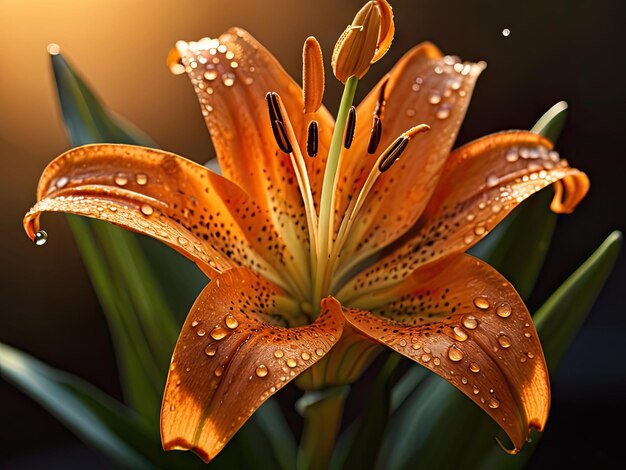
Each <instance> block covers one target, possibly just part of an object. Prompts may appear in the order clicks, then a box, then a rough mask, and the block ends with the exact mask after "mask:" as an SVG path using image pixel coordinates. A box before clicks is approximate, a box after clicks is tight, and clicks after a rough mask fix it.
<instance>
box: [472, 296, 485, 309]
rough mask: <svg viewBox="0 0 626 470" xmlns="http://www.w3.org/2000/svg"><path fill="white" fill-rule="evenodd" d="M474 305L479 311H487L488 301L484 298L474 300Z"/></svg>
mask: <svg viewBox="0 0 626 470" xmlns="http://www.w3.org/2000/svg"><path fill="white" fill-rule="evenodd" d="M474 305H475V306H476V308H479V309H481V310H487V309H488V308H489V301H488V300H487V299H486V298H485V297H476V298H474Z"/></svg>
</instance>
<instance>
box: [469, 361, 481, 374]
mask: <svg viewBox="0 0 626 470" xmlns="http://www.w3.org/2000/svg"><path fill="white" fill-rule="evenodd" d="M469 370H471V371H472V372H473V373H474V374H477V373H478V372H480V366H479V365H478V363H476V362H470V365H469Z"/></svg>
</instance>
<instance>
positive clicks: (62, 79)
mask: <svg viewBox="0 0 626 470" xmlns="http://www.w3.org/2000/svg"><path fill="white" fill-rule="evenodd" d="M50 60H51V62H52V70H53V71H54V78H55V80H56V83H57V93H58V97H59V102H60V104H61V111H62V112H63V121H64V122H65V128H66V130H67V134H68V136H69V137H70V140H71V142H72V144H73V145H76V146H78V145H86V144H93V143H97V142H109V143H119V144H135V145H144V146H146V147H156V144H155V143H154V142H153V141H152V139H150V138H149V137H148V136H147V135H145V134H144V133H143V132H142V131H140V130H139V129H137V128H136V127H134V126H133V125H132V124H130V123H129V122H128V121H126V120H124V119H123V118H121V117H119V116H117V115H115V114H114V113H112V112H110V111H108V110H106V109H105V108H104V107H103V106H102V104H101V103H100V101H99V100H98V98H96V96H95V94H94V93H93V92H92V91H91V90H90V89H89V87H88V86H87V85H86V84H85V82H84V81H83V80H82V79H81V77H80V76H79V75H78V74H77V73H76V72H75V71H74V69H73V68H72V67H71V66H70V65H69V64H68V62H67V61H66V60H65V59H64V58H63V56H62V55H61V54H55V55H51V56H50Z"/></svg>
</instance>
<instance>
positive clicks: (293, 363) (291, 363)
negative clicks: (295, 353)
mask: <svg viewBox="0 0 626 470" xmlns="http://www.w3.org/2000/svg"><path fill="white" fill-rule="evenodd" d="M287 365H288V366H289V367H296V365H297V362H296V360H295V359H294V358H292V357H290V358H289V359H287Z"/></svg>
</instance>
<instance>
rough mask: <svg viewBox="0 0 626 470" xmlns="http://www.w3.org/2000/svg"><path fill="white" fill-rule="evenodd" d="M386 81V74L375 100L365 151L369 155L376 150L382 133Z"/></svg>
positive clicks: (387, 81)
mask: <svg viewBox="0 0 626 470" xmlns="http://www.w3.org/2000/svg"><path fill="white" fill-rule="evenodd" d="M387 83H389V75H387V77H386V78H385V80H384V81H383V83H382V84H381V85H380V91H379V92H378V100H377V101H376V106H375V107H374V113H373V115H374V117H373V120H372V130H371V132H370V140H369V142H368V144H367V153H369V154H370V155H371V154H373V153H375V152H376V149H377V148H378V144H380V139H381V137H382V135H383V122H382V120H383V112H384V110H385V104H386V103H387V102H386V100H385V90H386V89H387Z"/></svg>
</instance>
